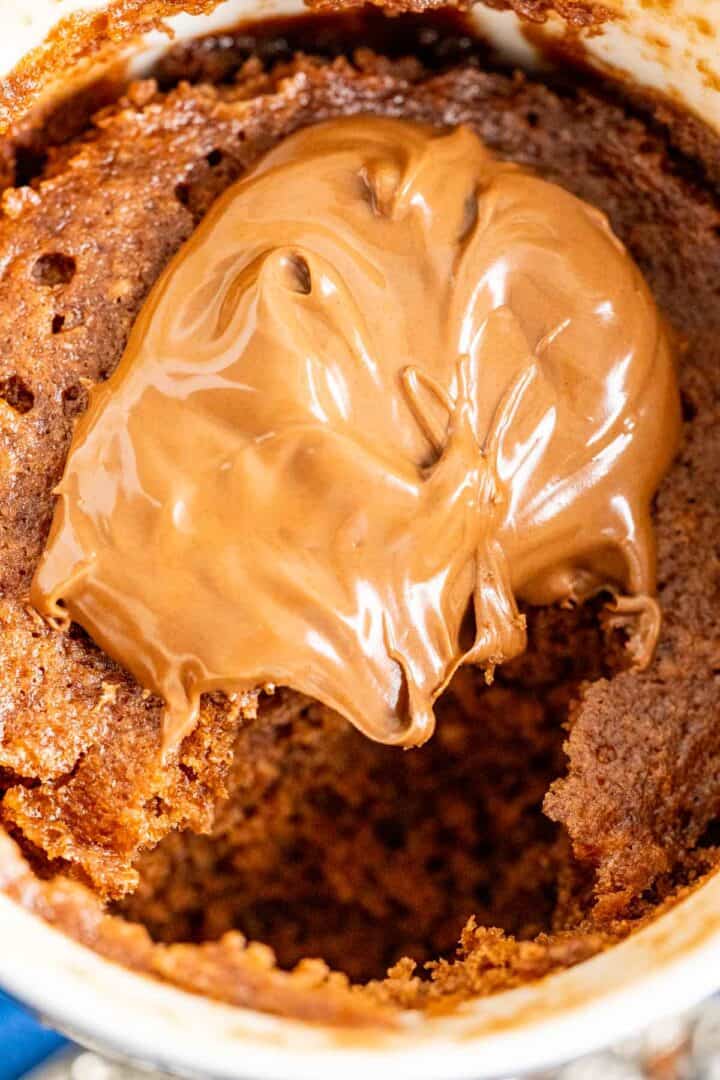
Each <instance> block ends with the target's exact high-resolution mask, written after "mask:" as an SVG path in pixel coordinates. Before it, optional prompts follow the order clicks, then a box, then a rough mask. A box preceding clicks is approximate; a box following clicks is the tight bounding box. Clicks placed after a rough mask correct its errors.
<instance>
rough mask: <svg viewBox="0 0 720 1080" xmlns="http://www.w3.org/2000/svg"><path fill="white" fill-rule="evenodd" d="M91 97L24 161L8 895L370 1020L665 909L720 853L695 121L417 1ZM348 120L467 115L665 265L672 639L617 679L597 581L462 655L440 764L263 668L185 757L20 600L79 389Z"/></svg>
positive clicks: (274, 1003)
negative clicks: (271, 171) (538, 61)
mask: <svg viewBox="0 0 720 1080" xmlns="http://www.w3.org/2000/svg"><path fill="white" fill-rule="evenodd" d="M358 42H363V46H362V47H360V48H358V47H357V43H358ZM103 93H106V90H104V91H103ZM79 112H80V110H79V109H78V107H77V105H76V106H74V107H73V109H71V110H70V111H69V112H68V124H67V127H66V128H65V129H63V123H62V116H61V115H60V116H59V117H57V116H56V117H55V118H54V119H53V122H52V132H51V134H48V135H47V137H45V138H44V137H43V132H42V131H34V132H28V131H25V132H23V134H22V136H19V137H18V138H17V139H16V140H15V142H13V141H12V139H9V140H8V142H7V143H6V146H5V150H4V160H5V161H6V163H7V175H8V178H9V179H8V186H7V187H6V189H5V191H4V193H3V195H2V210H3V216H2V218H1V219H0V267H1V268H2V292H1V294H0V296H1V299H0V340H1V342H2V347H1V349H0V440H1V441H0V447H1V452H2V458H0V627H1V633H0V651H1V655H2V663H1V665H0V671H1V672H2V674H1V676H0V715H2V721H3V724H2V737H1V739H0V769H1V772H0V777H1V780H2V792H3V795H2V803H1V804H0V815H1V816H2V821H3V824H4V826H5V828H6V830H7V831H8V833H9V834H10V835H11V836H12V837H13V838H14V843H13V842H11V841H10V840H9V839H8V840H6V842H5V843H4V845H3V855H2V858H1V859H0V882H2V884H3V886H4V888H5V889H6V890H7V891H8V892H9V893H10V895H13V896H16V897H18V898H20V897H22V900H23V902H24V903H26V904H28V905H29V906H31V907H33V908H34V909H35V910H38V911H39V912H40V913H42V914H43V915H44V916H45V917H46V918H48V919H50V920H51V921H53V922H55V923H57V924H59V925H60V926H62V927H63V928H64V929H66V930H67V931H68V932H69V933H71V934H74V935H75V936H77V937H79V938H80V939H81V940H84V941H86V942H88V943H89V944H92V945H93V946H94V947H96V948H98V949H99V950H100V951H101V952H103V953H104V954H106V955H109V956H111V957H114V958H118V959H122V961H123V962H125V963H128V964H130V965H131V966H135V967H137V968H139V969H141V970H145V971H149V972H152V973H154V974H156V975H158V976H160V977H163V978H166V979H170V980H172V981H176V982H178V983H180V984H181V985H184V986H187V987H190V988H192V989H197V990H199V991H201V992H205V993H209V994H211V995H214V996H218V997H223V998H225V999H226V1000H230V1001H233V1002H237V1003H245V1004H247V1003H250V1004H253V1005H255V1006H258V1007H261V1008H266V1009H270V1010H274V1011H281V1012H286V1013H290V1014H293V1015H298V1016H303V1017H306V1018H319V1017H322V1018H326V1019H329V1020H331V1021H337V1022H356V1023H374V1022H380V1021H387V1020H388V1017H389V1016H391V1012H387V1011H386V1008H387V1007H388V1006H392V1007H397V1006H400V1007H417V1006H422V1005H424V1004H426V1003H427V1002H429V1001H432V1000H436V999H437V998H439V997H442V996H443V995H453V996H457V995H462V996H467V995H472V994H478V993H484V992H490V991H493V990H496V989H500V988H504V987H507V986H512V985H515V984H517V983H518V982H521V981H523V980H526V979H528V978H532V977H536V976H538V975H541V974H544V973H546V972H548V971H551V970H553V969H555V968H557V967H562V966H566V965H569V964H572V963H575V962H577V961H578V960H581V959H584V958H585V957H587V956H589V955H591V954H592V953H593V952H596V951H598V950H599V949H601V948H604V947H605V946H606V945H608V944H610V943H612V942H614V941H616V940H618V939H619V938H620V937H622V936H623V935H624V934H626V933H628V932H629V931H630V930H631V929H632V928H633V927H635V926H638V925H640V924H642V923H643V922H644V921H645V920H646V919H647V918H649V917H651V916H652V915H653V914H655V913H656V912H657V911H658V910H660V909H661V908H662V906H663V905H665V904H667V903H672V902H673V901H674V899H676V898H677V897H678V896H679V895H681V894H682V892H683V890H684V889H686V888H687V887H689V886H692V885H693V884H694V883H695V882H697V881H698V880H700V879H701V878H702V876H703V875H705V874H707V873H709V872H711V871H712V870H713V869H714V868H715V866H716V864H717V860H718V856H719V854H720V848H718V846H717V837H718V830H717V821H718V818H720V783H718V776H719V775H720V724H719V723H718V721H719V720H720V615H719V614H718V612H720V546H719V544H720V488H718V484H717V475H718V470H719V469H720V425H719V424H718V420H719V419H720V417H719V416H718V413H719V412H720V375H719V374H718V371H719V370H720V368H719V364H720V345H719V344H718V340H719V338H718V330H719V329H720V300H719V298H718V286H717V281H718V280H720V273H719V272H720V202H719V201H718V193H717V190H716V188H715V186H714V183H713V181H712V180H711V179H710V178H709V175H708V173H707V171H706V169H705V168H704V166H703V163H702V160H700V159H699V160H692V159H690V158H689V157H688V156H686V154H684V153H683V152H682V150H681V149H680V146H681V145H682V144H683V137H682V131H681V128H682V119H679V120H678V121H677V123H678V125H679V126H678V128H677V131H676V129H675V128H674V126H673V125H674V122H673V121H672V119H671V120H668V113H667V111H666V110H663V111H660V109H658V110H656V111H654V109H653V106H652V105H648V106H647V107H642V106H640V105H638V104H637V102H635V104H633V105H632V106H631V105H629V104H628V103H626V102H624V101H623V100H621V99H620V97H619V96H618V95H617V92H613V93H610V92H609V91H606V90H603V89H602V88H599V87H597V86H590V85H589V84H588V81H587V80H586V79H583V78H581V77H580V76H578V78H577V79H576V80H568V79H564V80H563V81H562V82H558V83H556V84H554V85H548V84H545V83H542V82H539V81H533V80H531V79H529V78H527V77H526V76H524V75H522V74H520V73H517V72H515V73H512V72H510V73H509V72H505V71H497V70H493V69H491V68H490V67H489V66H488V64H487V58H486V57H485V56H484V53H483V50H482V47H481V46H480V45H478V44H476V43H474V42H473V41H472V40H471V39H470V38H469V37H468V35H467V34H466V33H465V32H464V29H463V28H462V27H461V28H460V30H458V29H456V28H455V26H454V24H453V23H452V22H448V21H447V20H445V21H442V22H438V21H434V22H428V21H427V20H426V19H422V18H419V17H411V16H407V17H401V18H399V19H395V20H392V33H391V34H390V35H388V34H387V32H386V27H385V24H384V22H383V20H382V18H381V17H380V16H374V17H367V18H366V17H363V18H358V17H354V18H352V20H350V19H348V20H345V21H343V20H342V19H335V18H328V19H327V20H323V21H321V22H314V23H313V24H312V30H308V29H307V28H306V27H305V24H304V23H303V22H302V21H298V22H297V23H296V24H289V25H268V26H267V27H266V28H264V29H259V30H257V31H253V33H252V34H249V33H245V32H243V33H238V34H237V35H236V36H235V37H232V38H229V37H227V36H224V37H223V38H222V39H218V40H215V39H212V38H211V39H207V40H203V41H201V42H198V43H194V44H192V45H190V46H183V47H177V48H174V49H173V50H171V52H170V53H169V55H168V56H167V57H166V58H165V59H164V60H163V61H162V62H161V63H160V65H159V66H158V69H157V71H156V72H155V77H154V78H150V79H147V80H145V81H142V82H136V83H133V84H131V85H129V86H127V87H126V88H124V89H123V91H122V92H121V94H120V96H118V98H117V100H116V101H115V102H113V103H111V104H109V105H106V106H105V107H103V108H101V109H100V110H99V111H97V112H95V114H94V115H92V116H90V115H87V117H86V119H85V120H84V122H83V123H82V124H81V123H80V122H79V119H78V117H79ZM359 113H367V114H373V115H380V116H390V117H403V118H408V119H414V120H419V121H423V122H426V123H430V124H434V125H438V126H442V125H448V126H454V125H457V124H465V125H468V126H469V127H471V128H472V129H473V130H474V131H475V132H477V134H478V135H479V136H480V137H481V138H482V139H483V141H484V142H485V143H486V144H487V145H488V146H489V147H490V148H491V149H492V150H493V151H494V152H495V153H496V154H498V155H499V156H500V157H503V158H507V159H510V160H512V161H516V162H520V163H522V164H526V165H529V166H531V167H532V168H533V169H534V170H536V171H537V172H538V173H539V174H540V175H541V176H543V177H545V178H547V179H550V180H552V181H554V182H556V183H558V184H560V185H561V186H563V187H565V188H567V189H568V190H570V191H571V192H573V193H575V194H577V195H579V196H580V197H582V198H583V199H585V200H587V201H588V202H590V203H592V204H594V205H595V206H596V207H598V208H600V209H601V210H603V211H604V212H605V213H606V214H607V215H608V217H609V219H610V222H611V224H612V227H613V229H614V230H615V232H616V234H617V235H618V236H619V237H620V238H621V239H622V240H623V242H624V243H625V244H626V245H627V247H628V249H629V250H630V252H631V253H632V255H633V256H634V258H635V259H636V261H637V263H638V264H639V266H640V268H641V269H642V271H643V272H644V274H645V276H646V279H647V281H648V283H649V285H650V287H651V289H652V291H653V293H654V295H655V298H656V300H657V302H658V304H659V305H660V307H661V309H662V311H663V313H664V314H665V316H666V318H667V320H668V321H669V323H670V324H671V326H672V328H673V330H674V332H675V334H676V336H677V340H678V343H679V346H678V351H679V356H680V361H679V364H680V375H679V377H680V384H681V391H682V396H683V407H684V419H685V424H684V434H683V444H682V448H681V451H680V453H679V456H678V457H677V459H676V461H675V463H674V465H673V466H672V468H671V470H670V472H669V474H668V476H667V477H666V479H665V481H664V483H663V485H662V488H661V490H660V492H659V494H658V496H657V499H656V504H655V508H654V524H655V529H656V535H657V542H658V556H659V559H658V593H659V601H660V605H661V608H662V615H663V623H662V631H661V638H660V642H659V645H658V649H657V654H656V658H655V660H654V662H653V664H652V665H651V666H650V667H649V668H648V669H647V670H645V671H642V672H640V671H635V670H631V669H629V668H628V660H627V650H626V649H625V647H624V645H625V637H626V628H625V627H623V625H622V624H621V623H619V622H618V618H617V616H615V617H612V616H611V615H610V614H609V613H608V610H607V608H606V607H605V606H604V604H603V599H602V598H598V599H597V600H596V601H593V602H588V603H586V604H584V605H581V606H578V607H576V608H574V609H571V610H565V609H562V608H559V607H552V608H527V610H526V611H525V615H526V617H527V623H528V641H529V645H528V649H527V651H526V653H525V654H524V655H523V656H521V657H519V658H518V659H516V660H513V661H510V662H509V663H507V664H505V665H503V666H501V667H499V668H498V669H497V671H496V675H495V681H494V683H493V684H492V685H491V686H488V685H487V684H486V681H485V679H484V677H483V673H482V672H478V671H474V670H472V669H470V668H465V669H463V670H461V671H460V672H459V673H458V674H457V675H456V676H455V678H454V680H453V682H452V683H451V685H450V687H449V689H448V690H447V691H446V693H445V695H444V696H443V698H442V699H441V700H440V702H439V703H438V705H437V709H436V711H437V720H438V723H437V731H436V734H435V735H434V737H433V738H432V739H431V740H430V742H429V743H427V744H426V745H425V746H424V747H423V748H421V749H419V750H411V751H408V752H406V753H404V752H402V751H401V750H399V749H396V748H393V747H389V746H382V745H380V744H378V743H374V742H371V741H370V740H368V739H366V738H365V737H364V736H363V735H361V734H360V733H359V732H358V731H356V730H355V729H354V728H352V727H351V726H350V725H349V724H348V723H347V722H346V721H345V720H343V719H341V718H340V717H339V716H338V715H337V714H335V713H333V712H331V711H330V710H329V709H327V708H325V707H324V706H321V705H319V704H317V703H316V702H313V701H311V700H309V699H307V698H303V697H302V696H301V695H299V694H297V693H293V692H290V691H287V690H283V689H274V688H272V687H268V688H266V689H264V690H258V691H256V692H252V693H247V694H243V695H240V696H237V697H236V698H235V700H228V699H226V698H224V697H223V696H222V695H221V694H216V695H206V696H205V697H204V698H203V701H202V708H201V711H200V718H199V721H198V724H197V726H196V727H195V729H194V730H193V731H192V732H191V733H190V734H189V735H187V737H186V738H185V739H184V741H183V742H182V744H181V746H180V747H179V748H178V749H177V751H176V752H175V753H174V754H171V755H169V756H168V757H167V758H166V759H165V760H163V759H162V757H161V755H160V754H159V747H160V745H161V739H162V730H161V729H162V711H163V707H162V702H161V701H160V700H159V699H157V698H154V697H152V696H151V695H150V694H149V693H148V692H147V691H146V690H143V689H142V688H141V687H140V686H139V685H137V683H136V682H135V681H134V680H133V679H132V678H131V676H130V675H128V674H127V673H126V672H124V671H123V670H122V669H121V668H120V667H119V666H118V665H116V664H114V663H113V662H112V661H111V660H110V659H109V658H108V657H106V656H105V655H103V653H102V652H101V651H100V650H99V649H98V648H97V647H96V646H95V645H94V644H93V642H92V641H91V640H90V638H89V637H88V636H87V635H86V634H85V633H84V632H83V631H82V630H81V629H80V628H78V627H76V626H72V627H71V629H70V630H69V631H68V632H66V633H60V632H58V631H57V630H54V629H52V628H51V627H50V626H48V625H47V624H46V623H45V622H44V621H43V620H42V619H41V618H40V616H39V615H38V614H37V613H36V612H35V611H34V610H33V608H32V607H31V605H30V604H29V587H30V582H31V579H32V576H33V573H34V570H35V567H36V565H37V561H38V559H39V557H40V554H41V552H42V550H43V546H44V544H45V540H46V537H47V532H48V529H49V525H50V520H51V516H52V512H53V488H54V486H55V485H56V484H57V482H58V480H59V478H60V476H61V473H62V470H63V465H64V461H65V457H66V454H67V450H68V445H69V441H70V437H71V433H72V429H73V423H74V420H75V418H76V417H77V416H78V415H79V414H80V413H82V411H83V410H84V408H85V405H86V400H87V390H88V387H89V386H90V385H91V384H93V383H96V382H98V381H102V380H105V379H107V378H108V376H109V375H110V374H111V372H112V371H113V369H114V366H115V365H116V363H117V361H118V360H119V358H120V356H121V355H122V352H123V349H124V346H125V343H126V340H127V337H128V333H129V331H130V328H131V326H132V324H133V321H134V319H135V317H136V315H137V314H138V311H139V309H140V306H141V304H142V303H143V300H144V298H145V297H146V295H147V293H148V291H149V289H150V287H151V286H152V284H153V283H154V282H155V280H156V279H157V278H158V276H159V274H160V273H161V271H162V270H163V268H164V267H165V265H166V264H167V262H168V260H169V258H170V257H171V255H172V254H173V253H174V252H175V251H176V250H177V249H178V248H179V247H180V245H181V244H182V243H183V242H184V241H185V240H186V239H187V238H188V237H189V236H190V235H191V234H192V232H193V229H194V228H195V226H196V225H197V223H198V222H199V221H200V220H201V218H202V217H203V215H204V214H205V212H206V211H207V209H208V208H209V206H210V205H211V203H212V202H213V200H214V199H215V198H216V197H217V196H218V195H219V194H220V193H221V192H222V191H223V190H225V189H226V188H227V187H228V186H229V185H230V184H231V183H232V182H233V181H234V180H235V179H237V178H238V177H239V176H241V175H242V173H243V171H244V170H245V169H246V168H247V167H248V165H250V164H251V163H253V162H254V161H255V160H256V159H257V158H258V157H259V156H260V155H261V154H262V153H264V152H265V151H266V150H268V149H269V148H270V147H272V146H274V145H276V144H277V143H278V142H279V141H280V140H281V139H282V138H283V137H284V136H286V135H287V134H289V133H291V132H293V131H295V130H296V129H298V128H300V127H303V126H305V125H308V124H312V123H315V122H318V121H320V120H323V119H327V118H331V117H338V116H348V115H355V114H359ZM707 140H708V146H707V148H706V149H707V154H706V159H707V160H712V158H713V154H714V149H713V142H714V137H713V136H711V135H710V134H709V133H708V136H707ZM30 173H32V174H33V175H30ZM15 845H17V846H15ZM104 912H107V914H104ZM246 939H248V940H251V941H253V942H259V943H262V944H261V945H251V946H246V945H245V940H246ZM458 940H459V941H460V946H459V949H457V942H458ZM267 946H269V947H270V949H268V948H267ZM270 950H272V951H270ZM308 957H311V958H312V957H320V958H322V960H323V961H324V963H320V962H317V963H315V962H309V961H308V960H307V959H305V958H308ZM295 965H298V966H296V967H294V966H295ZM325 965H329V968H331V969H333V971H334V972H335V973H337V974H332V975H330V974H329V969H328V967H326V966H325ZM293 967H294V971H292V973H287V972H286V970H284V969H291V968H293ZM388 969H390V975H389V977H385V976H386V972H387V971H388ZM351 985H352V989H350V987H351ZM360 986H363V987H364V988H363V989H359V987H360Z"/></svg>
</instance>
